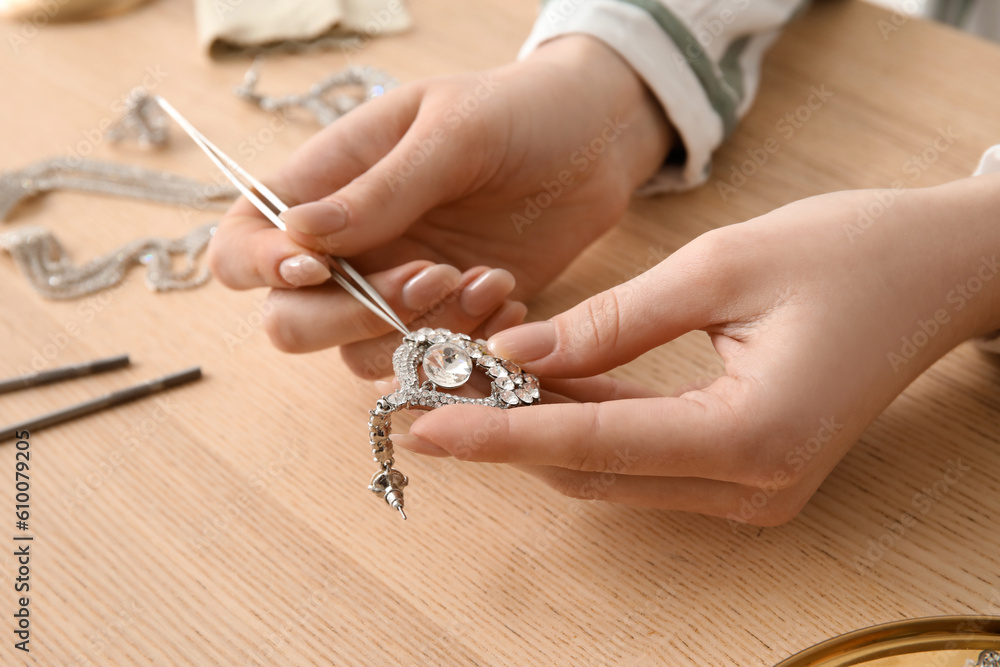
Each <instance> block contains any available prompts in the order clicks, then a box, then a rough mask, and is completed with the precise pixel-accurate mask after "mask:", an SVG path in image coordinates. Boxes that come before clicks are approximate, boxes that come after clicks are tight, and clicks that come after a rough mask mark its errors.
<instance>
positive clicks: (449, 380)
mask: <svg viewBox="0 0 1000 667" xmlns="http://www.w3.org/2000/svg"><path fill="white" fill-rule="evenodd" d="M424 373H427V379H428V380H430V381H431V382H433V383H434V384H436V385H437V386H439V387H458V386H460V385H462V384H464V383H465V381H466V380H468V379H469V376H470V375H471V374H472V360H471V359H469V355H468V354H466V353H465V350H463V349H462V348H461V347H459V346H458V345H455V344H454V343H436V344H434V345H431V346H430V347H429V348H427V351H426V352H425V353H424Z"/></svg>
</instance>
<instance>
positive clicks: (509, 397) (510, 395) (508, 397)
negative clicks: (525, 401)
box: [500, 389, 519, 405]
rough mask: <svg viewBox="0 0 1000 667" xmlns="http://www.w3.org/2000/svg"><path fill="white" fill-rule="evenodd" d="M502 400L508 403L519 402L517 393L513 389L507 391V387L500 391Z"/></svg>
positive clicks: (514, 403)
mask: <svg viewBox="0 0 1000 667" xmlns="http://www.w3.org/2000/svg"><path fill="white" fill-rule="evenodd" d="M500 400H502V401H503V402H504V403H506V404H507V405H517V404H518V402H519V401H518V398H517V394H515V393H514V392H512V391H507V390H506V389H505V390H504V391H501V392H500Z"/></svg>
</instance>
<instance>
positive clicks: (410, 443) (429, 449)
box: [392, 433, 451, 456]
mask: <svg viewBox="0 0 1000 667" xmlns="http://www.w3.org/2000/svg"><path fill="white" fill-rule="evenodd" d="M392 442H393V444H394V445H398V446H400V447H403V448H405V449H408V450H410V451H411V452H416V453H417V454H425V455H426V456H451V452H449V451H448V450H447V449H442V448H441V447H438V446H437V445H435V444H432V443H430V442H427V441H426V440H421V439H420V438H418V437H417V436H415V435H409V434H407V433H404V434H401V435H394V436H392Z"/></svg>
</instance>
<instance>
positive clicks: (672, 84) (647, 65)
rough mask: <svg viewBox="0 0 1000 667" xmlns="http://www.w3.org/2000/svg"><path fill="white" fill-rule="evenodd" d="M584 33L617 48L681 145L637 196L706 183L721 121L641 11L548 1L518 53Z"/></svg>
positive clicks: (602, 0)
mask: <svg viewBox="0 0 1000 667" xmlns="http://www.w3.org/2000/svg"><path fill="white" fill-rule="evenodd" d="M573 33H577V34H585V35H590V36H591V37H595V38H597V39H599V40H601V41H602V42H604V43H605V44H606V45H607V46H608V47H609V48H611V49H613V50H614V51H616V52H617V53H618V54H619V55H620V56H621V57H622V58H623V59H624V60H625V61H626V62H627V63H628V64H629V65H630V66H631V67H632V69H634V70H635V71H636V73H637V74H638V75H639V77H640V78H642V80H643V81H644V82H645V84H646V85H647V86H648V87H649V89H650V91H652V93H653V95H654V96H655V97H656V99H657V101H658V102H659V103H660V106H661V107H662V108H663V110H664V112H665V113H666V115H667V117H668V118H669V120H670V122H671V123H672V124H673V126H674V128H675V129H676V131H677V134H678V135H679V136H680V139H681V141H682V142H683V144H684V149H685V152H686V160H685V161H684V163H683V164H665V165H664V166H663V168H662V169H661V170H660V171H659V172H658V173H657V174H656V175H654V176H653V178H652V179H650V180H649V181H648V182H647V183H646V184H645V185H644V186H642V187H641V188H640V189H639V190H638V191H637V194H654V193H660V192H671V191H678V190H688V189H690V188H693V187H696V186H698V185H701V184H703V183H705V182H706V181H707V180H708V175H709V171H710V167H711V159H712V151H713V150H714V149H715V148H716V147H717V146H718V145H719V144H720V143H721V142H722V139H723V136H724V128H723V124H722V120H721V119H720V117H719V115H718V114H717V113H716V111H715V109H714V108H713V107H712V104H711V102H710V100H709V99H708V96H707V95H706V93H705V89H704V88H703V87H702V85H701V83H700V82H699V80H698V77H697V76H696V75H695V74H694V72H693V71H692V70H691V68H690V67H689V66H688V63H687V61H686V59H685V58H684V55H683V54H682V53H681V51H680V49H679V48H678V47H677V45H676V44H675V43H674V41H673V40H672V39H671V38H670V37H669V36H668V35H666V34H665V33H664V32H663V29H662V28H661V27H660V26H659V24H658V23H657V22H656V20H655V19H653V17H652V16H650V15H649V13H648V12H646V11H645V10H643V9H640V8H638V7H636V6H634V5H630V4H626V3H623V2H619V1H617V0H591V1H589V2H585V3H583V4H577V3H567V2H556V1H552V2H549V3H548V4H547V5H546V7H545V8H544V9H543V10H542V13H541V14H540V15H539V17H538V20H537V21H536V22H535V27H534V28H533V29H532V31H531V34H530V35H529V37H528V41H527V42H525V44H524V46H523V47H522V48H521V51H520V53H519V54H518V58H519V59H523V58H526V57H527V56H528V55H530V54H531V52H532V51H534V50H535V49H536V48H538V47H539V46H540V45H542V44H544V43H545V42H547V41H549V40H551V39H554V38H556V37H560V36H562V35H567V34H573Z"/></svg>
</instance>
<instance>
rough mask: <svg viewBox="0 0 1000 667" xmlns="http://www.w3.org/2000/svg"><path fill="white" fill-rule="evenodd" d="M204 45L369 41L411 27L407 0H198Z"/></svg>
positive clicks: (237, 49)
mask: <svg viewBox="0 0 1000 667" xmlns="http://www.w3.org/2000/svg"><path fill="white" fill-rule="evenodd" d="M195 19H196V21H197V23H198V42H199V44H200V45H201V47H202V48H203V49H204V50H205V52H206V53H208V55H210V56H212V57H219V56H222V55H228V54H238V53H241V52H243V51H248V50H249V51H253V52H256V51H258V50H261V49H266V48H271V49H285V48H288V47H289V46H291V47H297V46H305V45H308V44H311V43H314V42H317V41H320V40H323V39H327V38H338V37H351V36H356V37H360V38H363V39H368V38H371V37H375V36H378V35H386V34H392V33H396V32H400V31H403V30H406V29H408V28H409V27H410V24H411V21H410V14H409V12H407V10H406V6H405V5H404V4H403V0H322V1H317V0H281V1H280V2H277V1H275V0H195Z"/></svg>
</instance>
